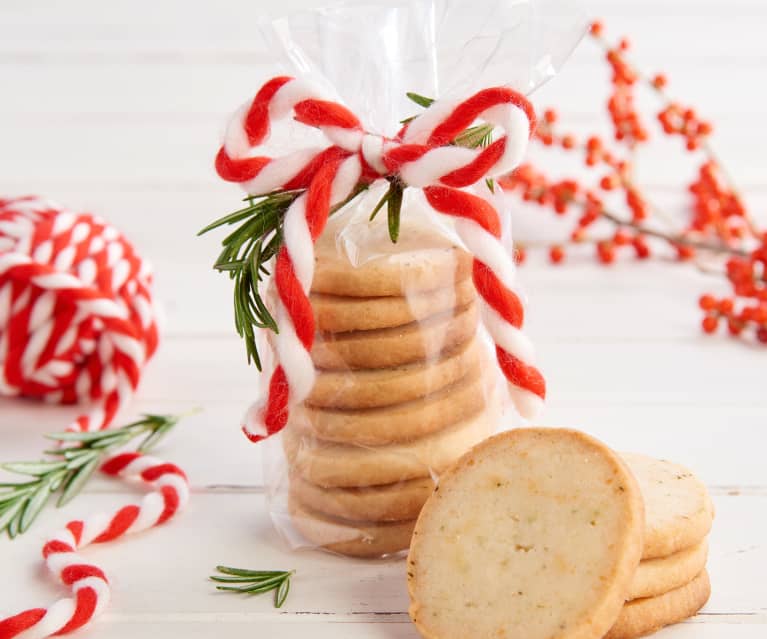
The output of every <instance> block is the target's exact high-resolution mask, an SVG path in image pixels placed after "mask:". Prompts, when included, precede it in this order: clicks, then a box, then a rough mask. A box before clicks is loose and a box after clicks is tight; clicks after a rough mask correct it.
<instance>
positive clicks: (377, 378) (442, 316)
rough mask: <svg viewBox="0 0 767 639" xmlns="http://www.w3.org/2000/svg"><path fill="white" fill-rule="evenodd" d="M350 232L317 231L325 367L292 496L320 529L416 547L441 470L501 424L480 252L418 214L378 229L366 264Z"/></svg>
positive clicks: (379, 551) (308, 528)
mask: <svg viewBox="0 0 767 639" xmlns="http://www.w3.org/2000/svg"><path fill="white" fill-rule="evenodd" d="M384 230H385V229H384ZM336 241H342V238H337V237H335V236H334V235H333V234H332V233H326V234H325V235H324V236H322V237H321V238H320V240H319V241H318V243H317V261H316V269H315V275H314V280H313V283H312V294H311V303H312V307H313V309H314V313H315V318H316V324H317V331H318V333H317V339H316V343H315V347H314V350H313V352H312V359H313V361H314V365H315V367H316V369H317V379H316V383H315V386H314V388H313V390H312V393H311V395H310V396H309V398H308V399H307V400H306V402H305V403H304V404H303V405H301V406H299V407H297V408H296V409H294V410H293V412H292V414H291V417H290V421H289V424H288V426H287V427H286V429H285V431H284V440H283V443H284V447H285V450H286V453H287V457H288V464H289V470H290V496H289V507H290V511H291V514H292V519H293V522H294V524H295V526H296V528H297V529H298V530H299V531H300V532H301V533H302V534H303V536H304V537H306V538H307V539H308V540H309V541H310V542H312V543H314V544H316V545H318V546H322V547H325V548H328V549H330V550H333V551H336V552H339V553H342V554H347V555H354V556H365V557H371V556H380V555H383V554H387V553H392V552H396V551H400V550H403V549H406V548H407V547H408V545H409V542H410V537H411V534H412V531H413V527H414V525H415V519H416V517H417V516H418V513H419V512H420V510H421V507H422V506H423V504H424V503H425V501H426V499H427V498H428V497H429V495H430V494H431V492H432V490H433V489H434V481H433V476H434V473H439V472H441V471H443V470H445V469H446V468H447V467H448V466H449V465H450V464H451V463H452V462H454V461H455V460H456V459H458V458H459V457H460V456H461V455H462V454H463V453H464V452H466V451H467V450H468V449H469V448H471V446H473V445H474V444H476V443H478V442H479V441H481V440H482V439H484V438H485V437H487V436H488V435H489V434H490V433H491V432H492V431H493V430H494V429H495V427H496V426H497V421H498V407H497V403H498V402H497V400H496V399H495V398H494V392H493V390H492V389H493V386H494V384H495V375H494V373H493V372H492V371H493V370H494V368H493V367H488V366H484V367H483V365H482V363H483V361H487V360H486V355H485V349H484V347H483V345H482V344H481V343H480V340H479V338H478V337H477V326H478V304H477V301H476V291H475V290H474V287H473V284H472V280H471V258H470V256H469V255H468V254H467V253H465V252H464V251H462V250H461V249H459V248H458V247H456V246H455V245H453V244H452V243H451V242H450V241H449V240H447V239H446V238H444V237H441V236H440V235H438V234H436V233H434V231H432V230H430V229H427V228H424V227H420V228H419V227H416V226H412V225H411V226H408V227H407V229H406V232H403V234H402V236H401V239H400V241H399V242H398V243H397V244H396V245H392V243H391V241H390V240H389V238H388V235H386V234H383V235H382V236H381V237H380V247H376V246H375V245H374V242H375V238H373V239H371V238H370V237H368V238H366V245H365V251H366V254H365V255H364V256H357V257H358V258H359V259H360V262H359V263H357V264H352V261H351V260H350V258H349V256H348V251H346V250H344V249H343V247H341V248H340V249H339V247H338V246H337V245H336Z"/></svg>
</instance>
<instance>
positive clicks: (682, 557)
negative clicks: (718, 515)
mask: <svg viewBox="0 0 767 639" xmlns="http://www.w3.org/2000/svg"><path fill="white" fill-rule="evenodd" d="M622 456H623V459H624V460H625V461H626V463H627V464H628V466H629V468H630V469H631V471H632V472H633V473H634V475H635V477H636V478H637V481H638V482H639V486H640V488H641V490H642V494H643V497H644V502H645V512H646V523H645V542H644V550H643V552H642V561H641V563H640V564H639V568H638V570H637V573H636V575H635V576H634V580H633V582H632V584H631V587H630V588H629V591H628V596H627V597H626V599H627V600H628V601H627V603H626V605H625V606H624V607H623V610H622V611H621V613H620V615H619V616H618V619H617V621H616V622H615V625H614V626H613V627H612V629H611V630H610V632H609V633H608V634H607V636H606V639H634V638H635V637H641V636H643V635H646V634H649V633H651V632H654V631H655V630H658V629H659V628H662V627H663V626H667V625H669V624H672V623H677V622H679V621H682V620H684V619H687V618H688V617H691V616H692V615H694V614H695V613H696V612H698V610H700V608H702V607H703V605H704V604H705V603H706V601H707V600H708V598H709V595H710V594H711V585H710V583H709V579H708V574H707V573H706V568H705V566H706V560H707V558H708V543H707V539H706V538H707V535H708V533H709V531H710V530H711V525H712V522H713V519H714V508H713V504H712V502H711V498H710V496H709V494H708V491H707V490H706V487H705V485H704V484H703V483H702V482H701V481H700V480H699V479H698V478H697V477H695V475H693V474H692V473H691V472H690V471H689V470H687V469H686V468H684V467H683V466H679V465H678V464H673V463H671V462H667V461H661V460H657V459H652V458H651V457H645V456H644V455H637V454H628V453H624V454H623V455H622Z"/></svg>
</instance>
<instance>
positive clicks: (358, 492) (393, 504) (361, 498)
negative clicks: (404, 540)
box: [290, 476, 435, 521]
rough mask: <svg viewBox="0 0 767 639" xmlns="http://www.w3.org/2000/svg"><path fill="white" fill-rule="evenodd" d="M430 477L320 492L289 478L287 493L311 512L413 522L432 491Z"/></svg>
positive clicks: (308, 483) (301, 480) (303, 482)
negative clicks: (310, 509) (306, 506)
mask: <svg viewBox="0 0 767 639" xmlns="http://www.w3.org/2000/svg"><path fill="white" fill-rule="evenodd" d="M434 486H435V482H434V480H433V479H432V478H431V477H422V478H420V479H411V480H408V481H402V482H397V483H396V484H386V485H384V486H368V487H363V488H323V487H322V486H317V485H315V484H312V483H310V482H308V481H306V480H305V479H303V478H301V477H298V476H296V477H291V479H290V492H291V494H292V495H294V496H295V498H296V499H297V500H298V501H300V502H301V503H303V504H307V505H308V506H310V507H311V508H312V509H313V510H316V511H319V512H321V513H325V514H327V515H331V516H333V517H341V518H342V519H353V520H356V521H406V520H414V519H415V518H416V517H418V513H419V512H421V508H422V507H423V505H424V504H425V503H426V500H427V499H428V498H429V495H431V493H432V491H433V490H434Z"/></svg>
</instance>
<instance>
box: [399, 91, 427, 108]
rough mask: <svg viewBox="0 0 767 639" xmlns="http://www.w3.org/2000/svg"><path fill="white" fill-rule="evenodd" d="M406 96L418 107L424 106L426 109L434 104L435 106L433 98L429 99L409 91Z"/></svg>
mask: <svg viewBox="0 0 767 639" xmlns="http://www.w3.org/2000/svg"><path fill="white" fill-rule="evenodd" d="M405 95H406V96H407V97H408V99H410V100H412V101H413V102H415V103H416V104H417V105H418V106H422V107H424V108H427V107H430V106H431V105H432V104H434V99H433V98H427V97H426V96H423V95H419V94H418V93H413V92H412V91H408V92H407V93H406V94H405Z"/></svg>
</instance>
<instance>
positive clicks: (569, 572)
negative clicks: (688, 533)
mask: <svg viewBox="0 0 767 639" xmlns="http://www.w3.org/2000/svg"><path fill="white" fill-rule="evenodd" d="M643 522H644V516H643V505H642V495H641V492H640V489H639V486H638V485H637V482H636V480H635V479H634V477H633V475H632V474H631V472H630V471H629V470H628V468H627V467H626V465H625V464H624V463H623V461H622V460H621V459H620V457H619V456H618V455H617V454H616V453H614V452H613V451H611V450H610V449H609V448H607V447H606V446H605V445H604V444H602V443H600V442H598V441H597V440H595V439H593V438H591V437H589V436H588V435H585V434H583V433H579V432H576V431H572V430H559V429H519V430H514V431H509V432H505V433H501V434H500V435H496V436H495V437H492V438H490V439H488V440H486V441H484V442H482V443H481V444H479V445H478V446H476V447H475V448H474V449H473V450H471V451H470V452H469V453H467V454H466V455H464V456H463V457H462V458H461V459H460V461H459V462H458V463H457V464H455V465H454V466H453V467H452V468H451V469H450V470H449V471H448V472H447V473H445V474H444V475H443V476H442V477H441V479H440V484H439V488H438V489H437V491H436V492H434V494H433V496H432V497H431V498H430V499H429V501H428V502H427V503H426V505H425V506H424V508H423V510H422V511H421V515H420V516H419V518H418V522H417V523H416V527H415V531H414V533H413V541H412V543H411V546H410V554H409V555H408V589H409V591H410V598H411V605H410V616H411V618H412V619H413V622H414V623H415V624H416V627H417V628H418V630H419V632H420V633H421V635H422V636H424V637H426V638H428V639H464V638H465V637H472V638H473V639H513V638H515V637H524V638H525V639H550V638H551V637H557V639H601V637H602V636H603V635H604V634H605V633H606V632H607V631H608V630H609V629H610V627H611V626H612V624H613V622H614V621H615V619H616V617H617V616H618V613H619V612H620V610H621V607H622V606H623V603H624V599H625V593H626V592H627V590H628V588H629V585H630V583H631V580H632V578H633V576H634V573H635V572H636V569H637V566H638V564H639V559H640V556H641V553H642V534H643Z"/></svg>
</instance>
